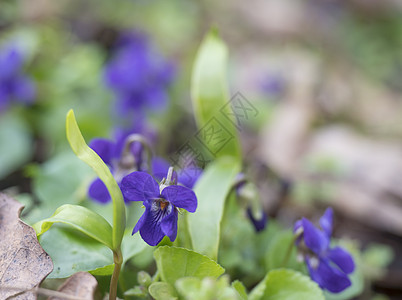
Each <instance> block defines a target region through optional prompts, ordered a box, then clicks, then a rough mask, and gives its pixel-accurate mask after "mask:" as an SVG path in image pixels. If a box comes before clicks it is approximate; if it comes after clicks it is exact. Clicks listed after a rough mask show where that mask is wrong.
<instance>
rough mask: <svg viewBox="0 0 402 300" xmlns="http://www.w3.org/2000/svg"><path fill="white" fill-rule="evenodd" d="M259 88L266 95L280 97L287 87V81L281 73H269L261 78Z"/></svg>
mask: <svg viewBox="0 0 402 300" xmlns="http://www.w3.org/2000/svg"><path fill="white" fill-rule="evenodd" d="M259 89H260V90H261V92H262V93H264V94H266V95H269V96H275V97H279V96H281V95H282V94H283V93H284V91H285V89H286V82H285V79H284V78H283V76H282V75H281V74H280V73H273V72H271V73H267V74H265V76H264V77H263V78H261V79H260V81H259Z"/></svg>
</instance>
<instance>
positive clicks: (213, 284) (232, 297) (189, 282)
mask: <svg viewBox="0 0 402 300" xmlns="http://www.w3.org/2000/svg"><path fill="white" fill-rule="evenodd" d="M175 286H176V288H177V291H178V292H179V294H180V295H181V296H184V299H189V300H190V299H197V300H215V299H217V300H241V297H240V296H239V294H238V293H237V291H236V290H235V289H234V288H233V287H231V286H230V284H229V276H227V275H226V276H221V277H220V278H218V279H216V278H211V277H205V278H203V279H200V278H195V277H184V278H180V279H179V280H177V281H176V285H175Z"/></svg>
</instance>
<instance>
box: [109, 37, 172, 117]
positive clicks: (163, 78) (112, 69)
mask: <svg viewBox="0 0 402 300" xmlns="http://www.w3.org/2000/svg"><path fill="white" fill-rule="evenodd" d="M174 73H175V70H174V66H173V64H172V63H170V62H167V61H165V60H164V59H163V58H162V57H161V56H160V55H159V54H158V53H156V52H155V51H154V50H153V49H151V47H150V45H149V43H148V41H147V39H146V38H145V36H143V35H140V34H126V35H123V36H122V37H121V38H120V41H119V42H118V44H117V48H116V51H115V55H114V56H113V58H112V59H111V61H110V62H109V63H108V64H107V66H106V68H105V81H106V84H107V85H108V86H109V87H110V88H111V89H112V90H113V92H114V94H115V95H116V97H117V109H118V112H119V114H124V115H127V114H130V113H134V112H138V111H139V112H140V113H142V112H144V111H145V110H159V111H160V110H163V109H164V108H166V106H167V104H168V98H169V97H168V93H167V88H168V86H169V84H170V83H171V82H172V80H173V77H174Z"/></svg>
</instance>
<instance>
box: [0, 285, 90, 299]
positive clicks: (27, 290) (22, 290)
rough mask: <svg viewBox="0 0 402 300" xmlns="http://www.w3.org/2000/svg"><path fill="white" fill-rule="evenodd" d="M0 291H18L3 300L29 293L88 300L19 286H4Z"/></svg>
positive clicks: (57, 292) (0, 287)
mask: <svg viewBox="0 0 402 300" xmlns="http://www.w3.org/2000/svg"><path fill="white" fill-rule="evenodd" d="M0 290H11V291H18V293H17V294H14V295H10V296H9V297H7V298H6V299H5V300H8V299H12V298H14V297H16V296H18V295H20V294H23V293H29V292H32V293H35V294H41V295H44V296H48V297H57V298H62V299H66V300H88V298H81V297H76V296H73V295H69V294H66V293H63V292H59V291H53V290H49V289H45V288H40V287H33V288H31V289H26V287H21V286H20V287H18V286H4V285H3V286H0Z"/></svg>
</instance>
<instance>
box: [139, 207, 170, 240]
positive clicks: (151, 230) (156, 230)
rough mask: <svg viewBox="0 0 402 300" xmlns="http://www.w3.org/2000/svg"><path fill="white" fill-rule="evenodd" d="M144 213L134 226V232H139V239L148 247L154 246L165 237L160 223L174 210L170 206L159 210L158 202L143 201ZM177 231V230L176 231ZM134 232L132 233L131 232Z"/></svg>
mask: <svg viewBox="0 0 402 300" xmlns="http://www.w3.org/2000/svg"><path fill="white" fill-rule="evenodd" d="M144 205H145V212H144V214H143V215H142V217H141V218H140V220H139V221H138V223H137V225H135V227H134V230H138V229H139V230H140V234H141V237H142V238H143V240H144V241H145V242H146V243H147V244H148V245H150V246H156V245H158V244H159V242H160V241H161V240H162V239H163V237H164V236H165V233H164V232H163V230H162V228H161V222H162V220H163V219H164V218H166V216H168V215H169V214H170V213H171V211H172V210H173V209H174V207H173V206H172V205H170V208H169V206H168V207H165V209H164V210H162V209H161V208H160V203H159V202H158V201H152V200H150V201H144ZM176 230H177V229H176ZM133 232H134V231H133Z"/></svg>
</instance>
